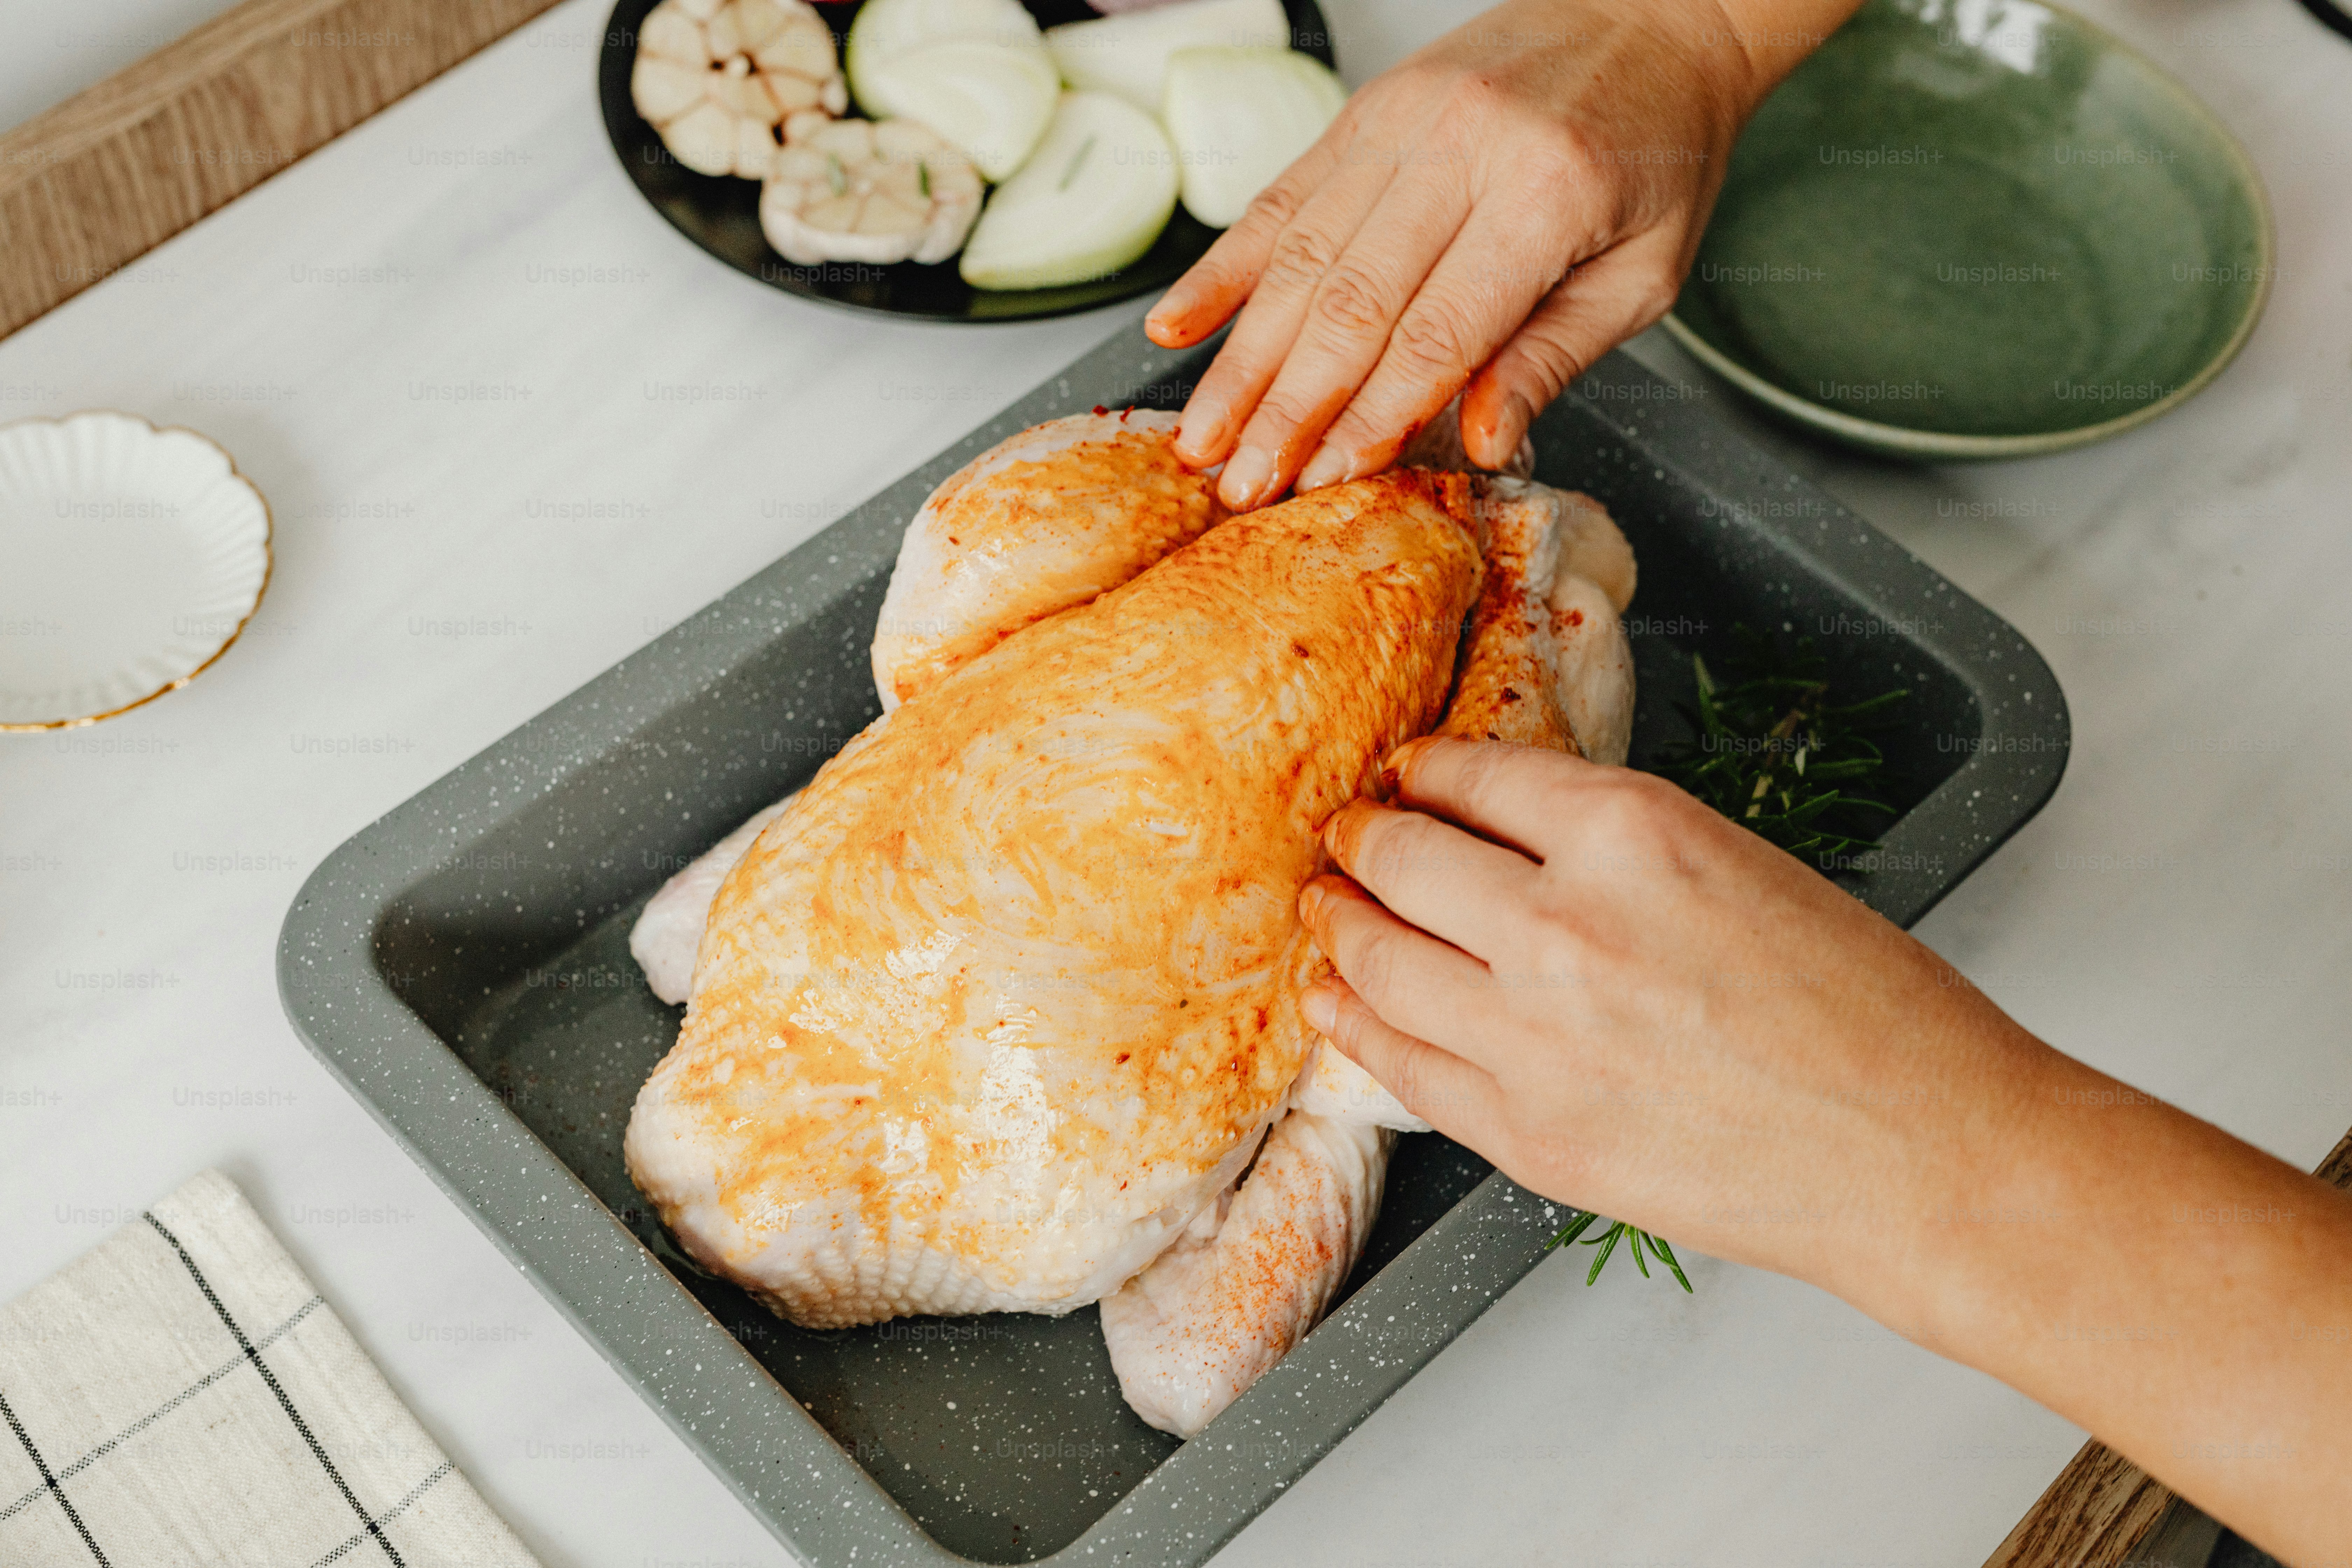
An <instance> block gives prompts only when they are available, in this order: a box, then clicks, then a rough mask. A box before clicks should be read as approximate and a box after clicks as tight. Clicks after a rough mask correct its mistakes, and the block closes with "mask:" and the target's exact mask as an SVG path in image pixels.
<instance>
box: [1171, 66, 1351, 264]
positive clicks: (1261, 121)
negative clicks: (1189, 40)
mask: <svg viewBox="0 0 2352 1568" xmlns="http://www.w3.org/2000/svg"><path fill="white" fill-rule="evenodd" d="M1347 101H1348V89H1347V88H1346V87H1344V86H1342V85H1341V84H1340V81H1339V78H1338V77H1336V76H1334V75H1332V74H1331V72H1330V69H1329V68H1328V67H1326V66H1325V65H1324V64H1323V63H1322V62H1321V61H1320V60H1316V59H1310V58H1307V56H1305V55H1302V54H1299V53H1297V51H1295V50H1291V49H1228V48H1192V49H1179V50H1178V51H1176V53H1175V54H1174V55H1173V56H1171V58H1170V59H1169V62H1168V95H1167V97H1166V99H1165V100H1163V101H1162V103H1161V106H1160V122H1161V123H1162V124H1164V125H1166V126H1167V127H1168V137H1169V140H1170V141H1171V142H1174V143H1175V144H1176V157H1177V161H1178V163H1180V164H1181V167H1182V169H1183V175H1184V180H1183V189H1184V210H1185V211H1186V212H1189V213H1191V214H1192V216H1194V217H1196V218H1199V219H1200V220H1201V221H1202V223H1204V224H1207V225H1208V226H1210V227H1211V228H1230V227H1231V226H1233V225H1234V223H1235V222H1236V221H1238V220H1239V219H1240V217H1241V216H1242V214H1243V213H1244V211H1245V210H1247V208H1248V206H1249V205H1250V200H1251V198H1252V197H1254V196H1255V195H1257V194H1258V192H1260V191H1262V190H1264V189H1265V187H1266V186H1267V185H1269V184H1272V183H1273V182H1274V179H1275V176H1276V175H1277V174H1281V173H1282V171H1283V170H1285V169H1286V168H1288V167H1289V166H1290V164H1291V161H1292V160H1293V159H1295V158H1297V156H1298V155H1299V154H1300V153H1304V152H1306V151H1307V148H1309V147H1311V146H1313V145H1314V144H1315V139H1316V138H1317V137H1318V136H1320V135H1322V134H1323V129H1324V127H1326V126H1328V125H1329V124H1330V123H1331V121H1333V120H1334V119H1335V118H1336V117H1337V116H1338V115H1339V109H1340V106H1341V105H1342V104H1345V103H1346V102H1347Z"/></svg>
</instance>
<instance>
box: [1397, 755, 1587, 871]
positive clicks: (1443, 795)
mask: <svg viewBox="0 0 2352 1568" xmlns="http://www.w3.org/2000/svg"><path fill="white" fill-rule="evenodd" d="M1381 772H1382V773H1383V774H1384V775H1385V776H1386V777H1387V779H1388V782H1389V784H1390V787H1391V791H1392V792H1393V795H1394V798H1395V801H1396V804H1397V805H1402V806H1405V807H1408V808H1410V809H1412V810H1414V811H1425V812H1429V813H1432V814H1433V815H1435V816H1442V817H1444V818H1445V819H1446V820H1448V821H1450V822H1455V823H1459V824H1461V825H1462V826H1465V827H1467V828H1470V829H1472V830H1473V831H1475V832H1476V833H1479V834H1481V835H1483V836H1485V837H1488V838H1491V839H1494V840H1496V842H1497V843H1500V844H1505V845H1507V846H1509V847H1511V848H1514V849H1517V851H1519V853H1521V854H1523V855H1526V856H1528V857H1529V858H1533V859H1536V860H1541V859H1543V858H1545V855H1546V850H1547V847H1548V846H1549V845H1550V844H1553V843H1555V842H1557V840H1558V837H1559V829H1560V827H1561V826H1562V814H1563V810H1564V809H1568V808H1570V807H1569V803H1568V800H1567V797H1568V796H1569V795H1571V794H1572V793H1573V792H1574V791H1575V790H1577V789H1578V788H1579V787H1580V786H1581V785H1586V784H1599V783H1601V782H1602V781H1603V780H1604V779H1605V778H1606V777H1607V776H1608V775H1609V774H1612V773H1621V772H1622V769H1615V768H1603V767H1601V765H1600V764H1599V763H1588V762H1586V761H1585V760H1584V759H1583V758H1581V757H1572V756H1569V755H1567V754H1566V753H1564V752H1548V751H1542V750H1538V749H1537V748H1535V747H1532V746H1514V745H1509V744H1507V743H1506V742H1500V741H1458V740H1454V739H1453V738H1452V737H1450V736H1440V735H1425V736H1423V737H1422V738H1421V739H1419V740H1416V741H1407V742H1405V743H1404V744H1403V745H1402V746H1399V747H1398V748H1397V749H1396V750H1395V751H1394V752H1391V753H1390V754H1389V758H1388V761H1387V762H1386V763H1383V764H1382V767H1381Z"/></svg>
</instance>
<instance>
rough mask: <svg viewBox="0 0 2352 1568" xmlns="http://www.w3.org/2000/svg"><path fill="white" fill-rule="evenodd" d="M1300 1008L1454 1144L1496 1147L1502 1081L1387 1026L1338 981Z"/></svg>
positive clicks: (1348, 1055) (1322, 1032)
mask: <svg viewBox="0 0 2352 1568" xmlns="http://www.w3.org/2000/svg"><path fill="white" fill-rule="evenodd" d="M1299 1010H1300V1011H1301V1012H1303V1013H1304V1014H1305V1015H1306V1016H1307V1023H1308V1024H1310V1025H1311V1026H1314V1028H1315V1030H1316V1031H1317V1032H1318V1034H1320V1035H1322V1036H1323V1037H1325V1038H1326V1039H1328V1040H1329V1041H1330V1042H1331V1043H1332V1044H1333V1045H1335V1046H1337V1047H1339V1051H1340V1054H1341V1055H1343V1056H1345V1057H1346V1058H1348V1059H1349V1061H1352V1062H1354V1063H1355V1064H1356V1065H1357V1066H1358V1067H1360V1068H1363V1069H1364V1070H1365V1071H1366V1072H1368V1073H1370V1074H1371V1075H1372V1076H1373V1077H1374V1078H1376V1079H1379V1080H1380V1081H1381V1087H1382V1088H1383V1089H1387V1090H1388V1091H1389V1092H1390V1093H1391V1094H1393V1095H1395V1096H1396V1097H1397V1102H1398V1103H1399V1104H1401V1105H1402V1106H1403V1107H1404V1108H1405V1109H1406V1110H1410V1111H1412V1113H1413V1114H1414V1115H1415V1116H1418V1117H1420V1118H1421V1119H1422V1120H1423V1121H1426V1122H1428V1123H1429V1124H1430V1125H1431V1126H1433V1127H1434V1128H1436V1129H1437V1130H1438V1131H1440V1132H1443V1133H1444V1134H1445V1135H1446V1136H1447V1137H1448V1138H1451V1139H1453V1140H1454V1142H1457V1143H1465V1144H1467V1145H1469V1146H1470V1147H1471V1148H1473V1149H1479V1148H1486V1149H1494V1148H1497V1147H1499V1146H1500V1144H1501V1142H1502V1140H1501V1137H1500V1134H1501V1132H1502V1131H1503V1126H1504V1120H1503V1118H1504V1110H1505V1106H1504V1101H1503V1091H1502V1087H1501V1086H1500V1085H1499V1084H1497V1083H1496V1081H1495V1079H1494V1076H1493V1075H1492V1074H1490V1073H1488V1072H1487V1071H1486V1069H1485V1068H1480V1067H1477V1066H1475V1065H1473V1064H1472V1063H1469V1062H1466V1061H1464V1060H1463V1059H1462V1058H1460V1057H1457V1056H1455V1055H1454V1054H1453V1053H1452V1052H1451V1051H1446V1050H1441V1049H1440V1048H1438V1047H1435V1046H1433V1045H1431V1044H1430V1043H1429V1042H1428V1041H1427V1040H1424V1039H1421V1038H1419V1037H1415V1036H1412V1035H1408V1034H1406V1033H1405V1032H1404V1031H1403V1030H1402V1029H1398V1028H1396V1027H1394V1026H1391V1025H1390V1024H1389V1023H1388V1022H1387V1021H1385V1020H1384V1019H1382V1018H1381V1016H1380V1015H1379V1014H1377V1013H1375V1012H1373V1011H1372V1009H1371V1008H1370V1006H1368V1005H1365V1002H1364V999H1363V998H1362V997H1361V996H1359V995H1358V994H1356V992H1355V989H1354V988H1353V987H1352V986H1350V985H1349V984H1348V983H1347V982H1346V981H1344V980H1326V981H1323V982H1321V983H1320V984H1318V985H1316V986H1315V987H1313V988H1312V989H1311V990H1309V991H1308V992H1307V994H1305V995H1304V996H1302V997H1301V998H1300V999H1299Z"/></svg>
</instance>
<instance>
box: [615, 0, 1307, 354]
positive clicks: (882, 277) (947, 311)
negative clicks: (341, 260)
mask: <svg viewBox="0 0 2352 1568" xmlns="http://www.w3.org/2000/svg"><path fill="white" fill-rule="evenodd" d="M654 4H655V0H620V4H619V5H615V6H614V7H613V19H612V21H611V22H610V23H609V24H607V25H606V26H605V28H604V49H603V52H602V53H601V54H600V55H599V56H598V57H597V61H596V93H597V97H598V98H599V99H600V100H602V101H603V103H604V133H605V134H606V135H607V136H609V137H611V138H612V141H613V151H614V153H618V154H619V156H620V159H621V167H623V168H624V169H626V170H627V171H628V172H629V178H630V179H632V180H634V181H635V182H636V186H637V189H638V190H639V191H641V192H643V193H644V194H645V198H646V200H647V201H649V202H651V203H652V204H653V205H654V210H655V211H656V212H657V213H659V214H661V215H662V216H664V217H666V218H667V219H669V222H670V226H671V227H673V228H675V229H677V231H678V232H679V233H680V234H682V235H684V236H686V237H687V238H688V239H690V240H692V241H694V243H695V244H697V245H698V246H700V247H702V248H703V249H705V250H707V251H709V252H710V254H711V255H713V256H715V257H717V258H719V260H721V261H723V262H725V263H727V265H728V266H730V267H732V268H735V270H736V271H738V272H741V273H746V274H748V275H750V276H751V277H753V278H757V279H759V280H760V281H761V282H762V283H768V284H772V285H774V286H775V287H776V288H779V289H782V290H783V291H784V292H785V293H787V294H798V295H801V296H802V297H803V298H805V299H810V300H824V301H825V302H826V303H827V304H833V305H845V306H847V307H848V308H849V309H851V310H877V311H880V312H881V313H883V314H885V315H890V316H913V317H917V318H919V319H921V320H923V321H1036V320H1038V319H1040V318H1042V317H1045V316H1068V315H1075V314H1076V313H1077V312H1078V311H1080V310H1094V309H1095V308H1096V307H1097V306H1101V305H1109V304H1115V303H1117V302H1118V300H1132V299H1133V298H1135V297H1136V296H1137V295H1139V294H1150V293H1155V292H1157V291H1158V290H1160V289H1165V288H1167V287H1168V285H1170V284H1171V283H1173V282H1175V281H1176V279H1179V278H1181V277H1182V276H1183V273H1184V269H1185V268H1188V267H1190V266H1192V263H1193V262H1195V261H1197V260H1199V259H1200V258H1201V256H1202V252H1204V251H1206V250H1207V249H1208V248H1209V246H1210V244H1211V242H1212V241H1213V240H1214V239H1215V238H1216V237H1217V236H1218V234H1219V233H1220V232H1221V231H1219V230H1217V229H1213V228H1211V227H1209V226H1207V225H1206V224H1203V223H1202V222H1200V221H1199V220H1197V219H1196V218H1194V217H1193V216H1192V214H1191V213H1188V212H1186V211H1185V210H1184V209H1183V207H1181V205H1180V206H1178V207H1177V209H1176V215H1175V216H1173V217H1171V218H1170V219H1169V220H1168V226H1167V227H1166V228H1165V229H1163V230H1162V231H1161V232H1160V237H1159V239H1158V240H1156V241H1155V242H1154V243H1153V244H1152V247H1151V248H1150V250H1148V251H1146V252H1144V254H1143V256H1142V257H1141V258H1139V260H1137V261H1136V262H1135V263H1134V264H1133V265H1131V266H1129V267H1123V268H1120V269H1119V270H1118V271H1117V272H1114V273H1112V274H1110V275H1109V276H1108V277H1107V278H1097V279H1093V280H1092V281H1089V282H1086V283H1074V284H1071V285H1069V286H1068V287H1067V288H1062V289H975V288H973V287H972V286H971V284H969V283H967V282H965V281H964V280H963V279H962V278H961V277H959V276H958V275H957V273H956V264H955V261H954V259H953V258H950V259H948V260H946V261H941V262H938V263H935V264H933V265H930V266H923V265H919V264H918V263H916V262H912V261H901V262H898V264H896V265H895V266H890V267H875V266H871V265H868V264H866V263H864V262H855V261H835V262H828V263H826V264H825V265H824V266H821V267H795V266H794V265H793V264H792V263H791V262H789V261H786V260H785V259H784V258H782V257H781V256H779V255H777V254H776V253H775V251H774V250H773V249H772V248H770V247H769V245H768V240H767V237H766V236H765V235H763V234H761V232H760V186H759V184H758V183H757V182H755V181H751V180H742V179H737V178H735V177H734V176H733V175H713V174H696V173H695V172H694V171H693V170H691V169H688V168H687V167H686V166H685V165H684V164H682V163H679V162H678V161H677V159H676V158H675V157H673V156H671V154H670V152H669V149H667V147H664V146H663V145H662V142H661V137H660V135H659V134H658V133H657V132H656V131H655V130H654V128H653V127H652V126H651V125H648V124H646V121H644V120H643V119H642V118H641V117H639V115H638V113H637V110H636V106H635V104H633V103H631V102H630V101H629V70H630V68H631V67H632V66H634V65H635V63H636V55H637V24H638V23H640V22H642V21H644V20H645V17H646V12H648V11H651V10H652V9H653V8H654ZM1024 4H1025V5H1027V6H1028V7H1029V11H1030V14H1031V15H1033V16H1035V17H1036V18H1037V22H1038V25H1039V26H1046V27H1051V26H1058V25H1059V24H1061V23H1064V22H1080V21H1086V20H1087V19H1089V18H1091V17H1093V16H1096V15H1097V13H1096V11H1095V10H1094V8H1093V7H1092V6H1090V5H1087V4H1085V0H1024ZM1283 9H1284V11H1286V13H1288V15H1289V17H1290V47H1292V48H1294V49H1297V51H1299V52H1300V53H1301V54H1306V55H1312V56H1313V57H1315V58H1317V59H1318V60H1321V61H1322V62H1323V63H1324V64H1325V65H1327V66H1328V65H1330V64H1332V55H1331V31H1330V28H1329V27H1328V26H1326V25H1325V23H1324V20H1323V13H1322V12H1321V11H1320V10H1319V9H1318V8H1317V6H1316V4H1315V0H1283ZM817 11H818V12H819V13H820V14H821V15H822V16H824V19H825V25H826V26H829V27H831V28H832V29H833V42H834V47H835V49H836V50H839V49H840V48H842V47H844V46H845V44H846V42H847V40H848V37H849V24H850V21H851V19H852V18H853V17H855V16H856V15H857V6H856V5H842V4H838V3H832V0H828V3H826V4H821V5H818V6H817ZM853 108H854V106H853Z"/></svg>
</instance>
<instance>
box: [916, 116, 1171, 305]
mask: <svg viewBox="0 0 2352 1568" xmlns="http://www.w3.org/2000/svg"><path fill="white" fill-rule="evenodd" d="M1176 184H1177V179H1176V153H1175V149H1173V148H1171V147H1170V146H1169V145H1168V138H1167V137H1165V136H1163V135H1161V134H1160V126H1159V124H1158V123H1157V122H1156V121H1153V119H1152V118H1151V116H1150V115H1149V114H1146V113H1144V112H1143V111H1142V110H1139V109H1138V108H1136V107H1135V106H1134V105H1133V104H1131V103H1129V102H1128V101H1127V100H1125V99H1122V98H1115V97H1113V96H1112V95H1110V94H1108V93H1103V92H1066V93H1064V94H1063V95H1062V101H1061V106H1060V107H1059V108H1057V109H1056V110H1055V111H1054V120H1053V123H1052V124H1050V125H1048V126H1047V127H1046V128H1045V140H1044V141H1042V142H1038V143H1037V150H1036V151H1035V152H1034V153H1032V154H1030V158H1029V162H1028V163H1026V164H1024V165H1023V167H1022V169H1021V172H1020V173H1019V174H1015V175H1013V178H1011V179H1010V180H1007V181H1006V182H1005V183H1004V184H1002V185H1000V186H998V187H997V189H996V193H995V195H992V196H990V197H989V198H988V205H987V206H986V208H984V209H983V210H982V213H981V215H980V222H979V224H978V225H977V226H975V227H974V228H973V229H972V231H971V242H970V243H969V244H967V245H966V246H965V247H963V265H962V272H963V279H964V281H965V282H967V283H970V284H971V286H972V287H974V288H976V289H1050V288H1055V287H1058V286H1060V285H1063V284H1067V283H1083V282H1086V281H1088V280H1089V279H1096V278H1101V277H1104V276H1105V275H1107V274H1108V273H1112V272H1116V271H1118V269H1119V268H1122V267H1124V266H1126V265H1127V264H1128V263H1129V262H1130V261H1133V260H1134V259H1135V258H1137V257H1139V256H1141V255H1142V254H1143V253H1144V252H1145V251H1147V250H1149V249H1150V248H1151V242H1152V241H1153V240H1155V239H1158V238H1159V237H1160V230H1161V229H1163V228H1165V227H1167V226H1168V218H1169V215H1171V213H1173V212H1174V211H1175V210H1176Z"/></svg>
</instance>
